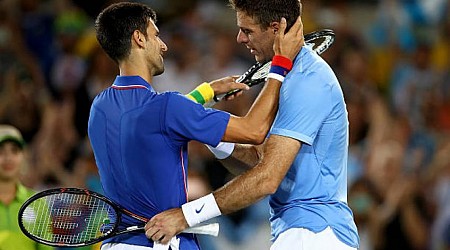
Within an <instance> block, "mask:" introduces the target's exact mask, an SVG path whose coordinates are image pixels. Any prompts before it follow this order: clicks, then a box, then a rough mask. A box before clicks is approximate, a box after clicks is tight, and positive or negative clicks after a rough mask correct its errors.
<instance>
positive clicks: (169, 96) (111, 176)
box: [88, 76, 230, 250]
mask: <svg viewBox="0 0 450 250" xmlns="http://www.w3.org/2000/svg"><path fill="white" fill-rule="evenodd" d="M229 119H230V114H228V113H226V112H223V111H219V110H213V109H205V108H203V106H202V105H200V104H197V103H194V102H192V101H191V100H189V99H188V98H186V97H184V96H183V95H181V94H179V93H175V92H167V93H162V94H159V93H156V92H155V91H154V90H153V88H152V87H151V86H150V84H149V83H148V82H146V81H145V80H144V79H142V78H141V77H139V76H118V77H117V78H116V80H115V81H114V83H113V85H112V86H111V87H109V88H107V89H106V90H104V91H103V92H101V93H100V94H99V95H97V97H96V98H95V100H94V102H93V104H92V107H91V113H90V117H89V126H88V133H89V139H90V142H91V145H92V149H93V151H94V155H95V161H96V164H97V167H98V170H99V174H100V179H101V183H102V187H103V190H104V193H105V195H106V196H107V197H109V198H110V199H111V200H113V201H114V202H116V203H117V204H119V205H120V206H122V207H123V208H125V209H127V210H129V211H131V212H132V213H135V214H137V215H139V216H142V217H145V218H152V217H153V216H154V215H156V214H158V213H160V212H162V211H164V210H167V209H170V208H176V207H181V205H182V204H184V203H186V202H187V201H188V197H187V191H188V185H187V176H188V172H187V170H188V169H187V164H188V158H187V156H188V148H187V146H188V142H189V141H191V140H196V141H199V142H202V143H205V144H209V145H212V146H216V145H217V144H218V143H219V142H220V140H221V139H222V137H223V135H224V133H225V129H226V127H227V124H228V121H229ZM139 224H142V222H140V221H138V220H136V219H133V218H132V217H130V216H127V215H125V214H124V215H123V217H122V220H121V224H120V228H125V227H128V226H134V225H139ZM177 238H178V239H179V240H180V249H187V250H198V249H199V246H198V243H197V240H196V238H195V236H194V235H193V234H185V233H182V234H179V235H178V236H177ZM106 242H112V243H127V244H131V245H140V246H148V247H151V246H153V242H152V241H151V240H149V239H147V238H146V237H145V234H144V232H143V231H138V232H135V233H127V234H122V235H119V236H115V237H113V238H111V239H108V240H105V241H104V243H106Z"/></svg>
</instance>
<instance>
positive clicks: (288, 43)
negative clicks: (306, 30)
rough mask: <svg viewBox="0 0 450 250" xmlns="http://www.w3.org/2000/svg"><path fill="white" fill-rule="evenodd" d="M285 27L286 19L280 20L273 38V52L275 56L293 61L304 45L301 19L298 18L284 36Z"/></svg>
mask: <svg viewBox="0 0 450 250" xmlns="http://www.w3.org/2000/svg"><path fill="white" fill-rule="evenodd" d="M286 26H287V24H286V19H285V18H281V22H280V28H279V29H278V31H277V33H276V36H275V43H274V45H273V50H274V52H275V55H281V56H284V57H287V58H289V59H291V60H294V59H295V57H296V56H297V54H298V53H299V52H300V50H301V48H302V46H303V45H304V44H305V38H304V37H303V23H302V19H301V18H300V17H298V19H297V21H295V23H294V25H293V26H292V27H291V29H290V30H289V31H288V32H287V33H286V34H285V31H286Z"/></svg>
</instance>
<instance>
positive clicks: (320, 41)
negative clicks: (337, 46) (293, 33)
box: [305, 29, 336, 55]
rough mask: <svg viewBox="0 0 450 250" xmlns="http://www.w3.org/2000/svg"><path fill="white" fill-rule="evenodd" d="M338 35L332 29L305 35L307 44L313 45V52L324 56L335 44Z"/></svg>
mask: <svg viewBox="0 0 450 250" xmlns="http://www.w3.org/2000/svg"><path fill="white" fill-rule="evenodd" d="M335 38H336V35H335V34H334V31H333V30H331V29H322V30H318V31H314V32H311V33H308V34H306V35H305V43H309V44H313V50H314V51H316V52H317V54H319V55H320V54H322V53H323V52H325V50H327V49H328V48H330V46H331V45H332V44H333V43H334V39H335Z"/></svg>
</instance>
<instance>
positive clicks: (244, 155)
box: [220, 144, 262, 175]
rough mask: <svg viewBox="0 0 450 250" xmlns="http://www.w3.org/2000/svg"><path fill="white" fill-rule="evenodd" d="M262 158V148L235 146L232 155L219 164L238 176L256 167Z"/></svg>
mask: <svg viewBox="0 0 450 250" xmlns="http://www.w3.org/2000/svg"><path fill="white" fill-rule="evenodd" d="M261 157H262V147H261V146H254V145H249V144H236V145H235V147H234V151H233V154H232V155H231V156H230V157H228V158H226V159H223V160H220V163H222V165H223V166H224V167H225V168H226V169H227V170H228V171H229V172H230V173H232V174H234V175H240V174H242V173H243V172H245V171H247V170H249V169H250V168H252V167H254V166H256V164H258V163H259V161H260V159H261Z"/></svg>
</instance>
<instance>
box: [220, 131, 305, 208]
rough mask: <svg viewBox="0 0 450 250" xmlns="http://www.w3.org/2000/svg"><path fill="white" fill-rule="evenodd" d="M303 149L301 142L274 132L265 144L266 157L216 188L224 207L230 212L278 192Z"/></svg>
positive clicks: (221, 206) (221, 204) (221, 205)
mask: <svg viewBox="0 0 450 250" xmlns="http://www.w3.org/2000/svg"><path fill="white" fill-rule="evenodd" d="M299 149H300V142H298V141H296V140H294V139H291V138H285V137H282V136H275V135H271V137H270V138H269V139H268V140H267V142H266V143H265V145H264V152H263V154H264V158H262V160H261V161H260V162H259V163H258V164H257V165H256V166H255V167H254V168H252V169H250V170H248V171H247V172H245V173H244V174H242V175H240V176H238V177H236V178H234V179H233V180H232V181H230V182H228V183H227V184H226V185H225V186H223V187H222V188H220V189H218V190H217V191H215V192H214V197H215V198H216V202H217V205H218V206H219V208H220V211H221V212H222V213H223V214H228V213H231V212H234V211H237V210H239V209H242V208H244V207H247V206H249V205H251V204H253V203H255V202H256V201H259V200H260V199H262V198H264V197H265V196H267V195H270V194H273V193H275V192H276V190H277V189H278V186H279V185H280V183H281V181H282V180H283V178H284V176H285V175H286V173H287V171H288V169H289V168H290V166H291V164H292V162H293V160H294V158H295V156H296V154H297V152H298V150H299Z"/></svg>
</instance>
